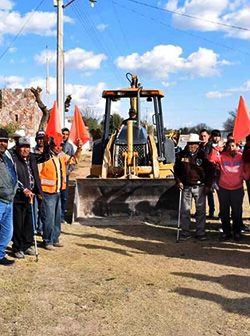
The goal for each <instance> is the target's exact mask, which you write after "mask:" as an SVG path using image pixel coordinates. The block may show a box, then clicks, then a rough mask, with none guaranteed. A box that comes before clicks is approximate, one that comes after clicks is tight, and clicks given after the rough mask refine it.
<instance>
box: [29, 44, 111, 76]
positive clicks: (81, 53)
mask: <svg viewBox="0 0 250 336" xmlns="http://www.w3.org/2000/svg"><path fill="white" fill-rule="evenodd" d="M46 59H48V60H49V62H50V63H56V52H55V51H52V50H43V51H42V52H41V53H40V54H39V55H36V56H35V60H36V61H37V62H38V63H40V64H45V63H46ZM106 59H107V57H106V56H105V55H104V54H94V53H93V52H92V51H86V50H84V49H81V48H75V49H71V50H68V51H66V52H65V54H64V62H65V67H66V68H67V69H77V70H81V71H90V70H98V69H100V67H101V63H102V62H103V61H104V60H106Z"/></svg>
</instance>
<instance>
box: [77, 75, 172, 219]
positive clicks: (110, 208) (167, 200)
mask: <svg viewBox="0 0 250 336" xmlns="http://www.w3.org/2000/svg"><path fill="white" fill-rule="evenodd" d="M126 77H127V79H128V80H129V82H130V87H128V88H123V89H115V90H105V91H103V94H102V97H103V98H104V99H105V101H106V105H105V115H104V123H103V135H102V138H101V139H98V140H96V141H95V142H94V144H93V150H92V164H91V168H90V175H89V176H88V178H79V179H77V180H76V192H75V209H74V219H75V220H77V221H79V220H80V219H81V218H86V217H94V216H96V217H104V216H123V215H126V216H136V215H140V216H154V215H156V214H159V212H163V213H164V214H165V215H166V217H167V218H166V220H169V221H170V220H172V219H174V220H176V216H177V207H178V191H177V188H176V187H175V181H174V176H173V164H174V161H175V152H174V143H173V141H172V140H170V139H169V138H167V137H166V136H165V134H164V125H163V112H162V104H161V100H162V98H163V97H164V94H163V92H162V91H160V90H157V89H144V88H143V87H142V86H141V84H140V83H139V82H138V78H137V76H134V75H131V74H129V73H128V74H127V75H126ZM123 101H125V102H127V104H128V105H129V111H130V118H128V119H126V120H124V121H123V122H122V125H121V126H120V127H119V128H118V129H117V130H116V131H115V132H113V133H112V134H111V132H110V121H111V114H112V104H114V103H115V102H119V103H121V102H123ZM142 104H146V105H147V106H149V107H147V108H146V110H147V111H148V110H150V111H151V113H152V123H153V125H154V131H153V133H152V134H151V133H150V132H149V131H148V128H147V127H146V126H145V125H143V124H142V121H141V106H142Z"/></svg>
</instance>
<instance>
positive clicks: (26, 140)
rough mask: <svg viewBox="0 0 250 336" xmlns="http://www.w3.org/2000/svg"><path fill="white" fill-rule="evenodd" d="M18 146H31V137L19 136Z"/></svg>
mask: <svg viewBox="0 0 250 336" xmlns="http://www.w3.org/2000/svg"><path fill="white" fill-rule="evenodd" d="M18 146H19V147H20V146H30V139H29V138H28V137H26V136H23V137H21V138H19V141H18Z"/></svg>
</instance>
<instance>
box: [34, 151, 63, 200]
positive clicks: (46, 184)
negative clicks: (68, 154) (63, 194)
mask: <svg viewBox="0 0 250 336" xmlns="http://www.w3.org/2000/svg"><path fill="white" fill-rule="evenodd" d="M56 159H58V160H59V164H60V172H58V169H57V166H56V163H55V160H56ZM58 173H59V174H58ZM39 175H40V179H41V185H42V190H43V191H44V192H46V193H50V194H52V193H55V192H58V185H59V183H58V182H59V181H60V182H61V183H60V184H61V189H60V190H64V189H66V163H65V158H63V157H62V156H61V157H58V158H55V157H53V156H52V158H51V159H50V160H48V161H45V162H44V163H43V164H42V168H41V171H40V174H39Z"/></svg>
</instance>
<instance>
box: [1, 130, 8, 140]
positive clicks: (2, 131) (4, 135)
mask: <svg viewBox="0 0 250 336" xmlns="http://www.w3.org/2000/svg"><path fill="white" fill-rule="evenodd" d="M0 139H1V140H9V135H8V132H7V131H6V130H5V129H4V128H0Z"/></svg>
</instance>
